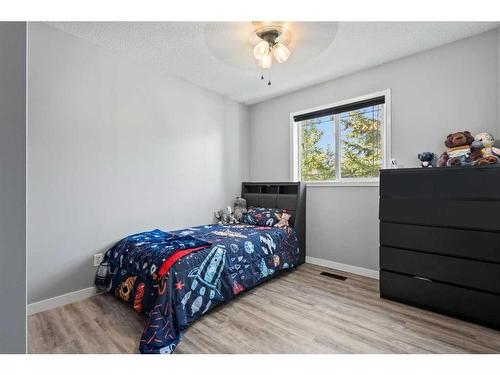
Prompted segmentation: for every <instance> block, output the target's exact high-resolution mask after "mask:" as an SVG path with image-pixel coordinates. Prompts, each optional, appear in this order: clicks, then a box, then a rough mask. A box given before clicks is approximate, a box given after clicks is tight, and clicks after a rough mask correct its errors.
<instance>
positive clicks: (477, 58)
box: [250, 30, 500, 270]
mask: <svg viewBox="0 0 500 375" xmlns="http://www.w3.org/2000/svg"><path fill="white" fill-rule="evenodd" d="M332 63H334V62H332ZM384 89H391V93H392V157H394V158H397V159H399V160H400V161H401V162H402V163H403V164H404V165H405V166H407V167H411V166H418V163H419V162H418V160H417V158H416V155H417V154H418V153H419V152H421V151H434V152H436V153H441V152H442V151H443V149H444V146H443V140H444V138H445V137H446V135H447V134H448V133H450V132H452V131H459V130H463V129H468V130H470V131H471V132H472V133H476V132H479V131H488V132H491V133H492V134H494V136H495V137H499V136H500V131H499V121H498V120H499V111H498V105H499V95H498V92H499V33H498V30H493V31H491V32H488V33H485V34H481V35H478V36H475V37H472V38H469V39H465V40H461V41H458V42H455V43H451V44H448V45H445V46H442V47H439V48H437V49H433V50H430V51H427V52H424V53H420V54H416V55H413V56H410V57H407V58H404V59H400V60H397V61H394V62H391V63H387V64H384V65H380V66H378V67H375V68H372V69H369V70H365V71H361V72H358V73H356V74H352V75H349V76H346V77H343V78H340V79H336V80H332V81H328V82H325V83H323V84H320V85H317V86H313V87H310V88H308V89H304V90H301V91H298V92H295V93H291V94H288V95H285V96H281V97H279V98H276V99H273V100H270V101H267V102H263V103H259V104H256V105H253V106H251V107H250V118H251V120H250V122H251V130H250V132H251V149H250V166H251V170H250V176H251V179H252V181H273V180H274V181H277V180H283V181H287V180H289V179H290V133H289V132H290V127H289V116H290V113H292V112H296V111H300V110H304V109H308V108H313V107H317V106H320V105H325V104H329V103H334V102H336V101H339V100H343V99H348V98H353V97H356V96H360V95H365V94H369V93H372V92H377V91H381V90H384ZM307 252H308V254H307V255H308V256H312V257H316V258H321V259H326V260H330V261H334V262H341V263H346V264H349V265H353V266H358V267H364V268H369V269H374V270H376V269H378V187H317V186H316V187H308V195H307Z"/></svg>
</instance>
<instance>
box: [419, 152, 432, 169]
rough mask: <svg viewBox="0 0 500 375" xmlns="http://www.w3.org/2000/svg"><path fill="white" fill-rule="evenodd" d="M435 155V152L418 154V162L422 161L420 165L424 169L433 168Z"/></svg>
mask: <svg viewBox="0 0 500 375" xmlns="http://www.w3.org/2000/svg"><path fill="white" fill-rule="evenodd" d="M435 156H436V155H435V154H434V153H433V152H422V153H421V154H418V156H417V157H418V160H420V161H421V162H422V163H420V166H421V167H422V168H431V167H432V161H433V160H434V158H435Z"/></svg>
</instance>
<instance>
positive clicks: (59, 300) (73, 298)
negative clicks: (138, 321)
mask: <svg viewBox="0 0 500 375" xmlns="http://www.w3.org/2000/svg"><path fill="white" fill-rule="evenodd" d="M306 263H310V264H316V265H318V266H323V267H328V268H333V269H336V270H339V271H345V272H350V273H353V274H355V275H361V276H366V277H370V278H372V279H378V278H379V273H378V271H375V270H370V269H368V268H363V267H356V266H351V265H349V264H344V263H338V262H332V261H331V260H326V259H320V258H313V257H309V256H306ZM96 294H98V292H97V288H96V287H95V286H93V287H90V288H86V289H82V290H77V291H76V292H71V293H67V294H63V295H61V296H57V297H52V298H49V299H44V300H42V301H38V302H34V303H30V304H29V305H28V309H27V314H28V315H33V314H36V313H39V312H42V311H47V310H51V309H54V308H56V307H59V306H64V305H68V304H70V303H73V302H77V301H80V300H82V299H85V298H89V297H92V296H95V295H96Z"/></svg>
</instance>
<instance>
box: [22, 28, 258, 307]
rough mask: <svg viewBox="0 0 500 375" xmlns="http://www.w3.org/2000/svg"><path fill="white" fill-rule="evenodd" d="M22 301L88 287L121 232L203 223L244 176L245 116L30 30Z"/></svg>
mask: <svg viewBox="0 0 500 375" xmlns="http://www.w3.org/2000/svg"><path fill="white" fill-rule="evenodd" d="M28 32H29V55H28V62H29V77H28V83H29V124H28V150H29V152H28V302H30V303H31V302H35V301H40V300H43V299H47V298H50V297H54V296H57V295H61V294H64V293H68V292H71V291H76V290H80V289H83V288H87V287H90V286H92V285H93V277H94V273H95V268H94V267H93V266H92V255H93V254H94V253H97V252H102V251H105V250H106V249H107V248H108V247H109V246H110V245H112V244H113V243H114V242H116V241H117V240H119V239H120V238H122V237H124V236H125V235H128V234H131V233H135V232H139V231H143V230H148V229H154V228H160V229H164V230H169V229H176V228H182V227H186V226H191V225H197V224H205V223H208V222H212V213H213V211H214V210H215V209H217V208H219V207H223V206H225V205H227V204H229V203H230V201H231V197H235V196H237V195H239V192H240V184H241V181H242V180H247V179H248V177H249V176H248V175H249V173H248V172H249V168H248V165H249V160H248V159H249V151H248V147H247V141H248V137H249V133H248V121H249V120H248V109H247V107H246V106H243V105H240V104H238V103H236V102H233V101H231V100H228V99H225V98H223V97H221V96H219V95H217V94H214V93H211V92H209V91H206V90H203V89H200V88H198V87H196V86H194V85H191V84H189V83H186V82H185V81H182V80H180V79H177V78H174V77H169V76H165V75H162V74H159V73H157V72H156V71H155V70H154V68H153V67H150V66H140V65H137V64H135V63H132V62H129V61H127V60H124V58H123V57H121V56H118V55H115V54H113V53H112V52H108V51H106V50H104V49H101V48H100V47H97V46H94V45H92V44H90V43H88V42H85V41H83V40H80V39H77V38H75V37H73V36H70V35H68V34H65V33H63V32H61V31H58V30H56V29H54V28H52V27H50V26H47V25H44V24H41V23H30V24H29V30H28Z"/></svg>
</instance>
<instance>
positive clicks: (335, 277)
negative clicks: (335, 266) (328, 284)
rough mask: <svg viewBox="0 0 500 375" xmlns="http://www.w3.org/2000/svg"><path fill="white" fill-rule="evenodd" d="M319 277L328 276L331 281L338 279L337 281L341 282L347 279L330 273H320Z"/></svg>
mask: <svg viewBox="0 0 500 375" xmlns="http://www.w3.org/2000/svg"><path fill="white" fill-rule="evenodd" d="M320 275H321V276H328V277H331V278H332V279H338V280H342V281H344V280H345V279H347V277H345V276H341V275H337V274H336V273H330V272H321V273H320Z"/></svg>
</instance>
